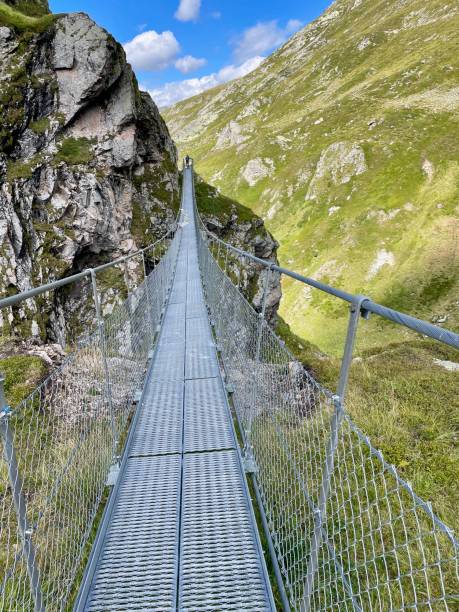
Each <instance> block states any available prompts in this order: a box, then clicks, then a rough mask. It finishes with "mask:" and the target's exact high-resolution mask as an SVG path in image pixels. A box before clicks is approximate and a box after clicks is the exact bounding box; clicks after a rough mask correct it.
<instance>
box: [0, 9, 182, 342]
mask: <svg viewBox="0 0 459 612" xmlns="http://www.w3.org/2000/svg"><path fill="white" fill-rule="evenodd" d="M26 4H27V7H25V5H26ZM45 4H46V3H45V2H40V3H38V4H36V3H31V2H28V3H24V2H9V3H8V5H17V6H18V8H21V7H22V8H24V7H25V8H26V9H27V8H28V9H29V10H28V11H27V12H28V14H29V15H30V14H34V15H36V14H37V13H38V14H40V12H41V10H43V12H45V9H46V8H47V6H46V7H45ZM32 5H33V6H35V8H36V9H37V10H36V11H34V10H33V6H32ZM0 65H1V66H2V69H1V74H0V118H1V121H0V125H1V129H0V275H1V277H2V279H3V284H4V286H5V288H6V292H7V294H8V293H10V294H13V293H16V292H18V291H23V290H26V289H29V288H31V287H33V286H37V285H39V284H42V283H44V282H50V281H53V280H55V279H58V278H61V277H64V276H67V275H70V274H73V273H76V272H79V271H81V270H83V269H85V268H87V267H91V266H95V265H98V264H100V263H103V262H106V261H109V260H113V259H115V258H116V257H119V256H122V255H127V254H129V253H132V252H134V251H135V250H137V249H139V248H141V247H143V246H146V245H147V244H149V243H150V242H152V241H153V240H154V238H155V237H159V236H160V235H162V234H164V233H165V232H166V231H167V229H168V228H169V227H170V225H171V224H172V222H173V220H174V218H175V215H176V213H177V210H178V207H179V181H178V170H177V165H176V161H177V156H176V149H175V146H174V143H173V142H172V140H171V138H170V136H169V132H168V130H167V127H166V125H165V124H164V121H163V120H162V118H161V116H160V114H159V112H158V110H157V108H156V106H155V104H154V103H153V101H152V100H151V98H150V96H149V95H148V94H145V93H142V92H140V91H139V88H138V86H137V81H136V79H135V76H134V74H133V72H132V70H131V67H130V66H129V65H128V64H127V62H126V58H125V54H124V51H123V49H122V47H121V45H119V44H118V43H117V42H116V41H115V40H114V39H113V37H112V36H111V35H110V34H109V33H108V32H106V31H105V30H103V29H102V28H100V27H99V26H97V25H96V24H95V23H94V22H93V21H92V20H91V19H90V18H89V17H88V16H87V15H85V14H83V13H76V14H69V15H62V16H59V15H58V16H51V15H44V16H42V17H40V16H39V17H27V18H25V17H24V15H23V13H19V12H17V11H16V10H14V9H12V8H10V7H9V6H7V5H6V4H5V3H2V2H0ZM140 272H141V271H140V270H139V269H138V265H136V264H132V267H131V269H130V270H129V274H130V276H131V277H132V280H133V281H134V280H135V279H136V278H137V277H138V275H139V274H140ZM122 275H123V271H122V270H114V271H112V274H111V277H110V278H107V279H106V281H107V283H106V284H107V287H108V286H109V285H115V286H116V285H119V286H121V285H122V284H123V283H122V278H123V276H122ZM112 276H115V277H116V278H112ZM103 284H104V282H103V279H102V285H103ZM102 288H103V287H102ZM87 289H88V288H87V287H76V288H75V290H74V291H72V292H68V291H62V292H56V295H45V296H44V297H43V298H37V299H36V300H34V301H29V302H27V303H26V304H21V305H19V306H18V307H17V308H14V307H13V308H12V309H9V310H6V311H3V313H2V315H0V316H1V318H0V328H2V329H3V334H11V333H19V334H20V335H22V336H28V335H32V336H34V337H36V338H37V339H39V338H41V339H46V340H48V341H50V340H51V341H59V342H60V343H61V344H63V345H65V341H66V330H68V328H69V326H70V325H75V323H76V321H77V320H79V319H80V320H81V316H82V313H81V311H82V308H83V305H84V303H85V301H87V300H86V297H87V296H86V294H87ZM123 292H124V288H123V289H122V290H118V291H108V292H106V293H105V299H104V304H103V307H104V309H109V308H111V307H113V303H114V302H116V300H118V299H121V297H122V296H123ZM83 320H84V316H83ZM75 331H76V330H75Z"/></svg>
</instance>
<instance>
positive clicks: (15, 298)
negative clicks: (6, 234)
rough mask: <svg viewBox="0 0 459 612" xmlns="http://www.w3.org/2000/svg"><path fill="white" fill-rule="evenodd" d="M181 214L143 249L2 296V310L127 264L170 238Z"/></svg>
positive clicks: (0, 307)
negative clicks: (162, 233)
mask: <svg viewBox="0 0 459 612" xmlns="http://www.w3.org/2000/svg"><path fill="white" fill-rule="evenodd" d="M179 215H180V210H179V212H178V213H177V216H176V218H175V220H174V223H173V224H172V227H171V228H169V229H168V231H167V232H166V233H165V234H164V235H163V236H161V238H158V240H155V242H152V243H151V244H149V245H148V246H146V247H144V248H143V249H138V250H137V251H135V252H134V253H130V254H129V255H124V256H123V257H119V258H118V259H115V260H113V261H109V262H107V263H105V264H101V265H100V266H96V267H95V268H87V269H86V270H83V271H82V272H78V273H77V274H72V275H71V276H66V277H65V278H61V279H59V280H56V281H53V282H51V283H46V284H44V285H40V286H38V287H33V288H32V289H27V290H25V291H20V292H19V293H16V294H15V295H11V296H8V297H6V298H2V299H0V310H2V309H3V308H7V307H8V306H14V305H15V304H18V303H20V302H23V301H24V300H28V299H31V298H34V297H37V296H38V295H41V294H43V293H47V292H48V291H53V290H55V289H60V288H61V287H65V286H66V285H70V284H72V283H76V282H78V281H80V280H82V279H84V278H86V277H90V276H92V275H93V274H97V273H98V272H103V271H105V270H108V269H109V268H113V267H114V266H117V265H119V264H122V263H124V264H125V263H127V262H128V261H130V260H131V259H133V258H134V257H138V256H139V255H142V256H145V254H146V253H147V252H148V251H150V250H151V249H154V248H155V247H156V246H158V245H159V244H160V243H162V242H163V241H164V240H165V239H167V238H169V237H170V236H171V235H173V234H174V232H175V231H176V230H177V224H178V219H179Z"/></svg>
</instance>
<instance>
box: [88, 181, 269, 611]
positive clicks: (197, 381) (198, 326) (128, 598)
mask: <svg viewBox="0 0 459 612" xmlns="http://www.w3.org/2000/svg"><path fill="white" fill-rule="evenodd" d="M191 181H192V176H191V172H190V171H188V170H186V171H185V180H184V198H183V217H182V221H183V223H184V228H183V234H182V242H181V246H180V251H179V255H178V262H177V269H176V274H175V278H174V282H173V286H172V290H171V293H170V299H169V304H168V307H167V310H166V313H165V317H164V321H163V325H162V330H161V334H160V339H159V343H158V346H157V350H156V353H155V357H154V360H153V364H152V366H151V368H150V372H149V376H148V380H147V382H146V386H145V389H144V393H143V399H142V402H141V405H140V406H139V408H138V410H139V413H138V417H137V420H136V423H135V429H134V430H133V432H132V435H131V436H130V442H129V446H128V454H127V460H126V461H125V463H124V467H123V469H122V472H121V474H120V476H119V479H118V483H117V486H116V489H115V491H114V493H113V503H112V506H111V511H110V512H107V517H106V520H104V523H105V525H104V526H103V527H102V530H101V531H100V535H99V538H98V542H97V545H96V547H95V550H94V553H93V558H92V562H91V564H90V568H91V569H90V571H88V572H87V576H86V581H85V582H86V586H85V588H83V590H82V596H81V597H80V601H79V604H78V609H80V610H91V611H95V610H98V611H102V610H104V611H108V610H116V611H120V610H181V611H185V610H189V611H190V612H191V611H193V612H195V611H198V610H220V611H222V610H225V611H230V610H239V611H241V610H245V611H249V610H250V611H252V610H253V611H255V610H273V609H275V608H274V604H273V601H272V594H271V590H270V586H269V581H268V578H267V574H266V568H265V565H264V560H263V555H262V551H261V548H260V543H259V539H258V534H257V531H256V526H255V524H254V519H253V513H252V509H251V506H250V501H249V497H248V493H247V487H246V482H245V477H244V474H243V471H242V467H241V461H240V456H239V452H238V450H237V442H236V439H235V433H234V429H233V424H232V419H231V414H230V410H229V406H228V401H227V397H226V392H225V390H224V386H223V383H222V379H221V375H220V369H219V364H218V360H217V355H216V351H215V346H214V342H213V338H212V333H211V329H210V326H209V321H208V318H207V311H206V307H205V302H204V295H203V290H202V284H201V279H200V274H199V267H198V253H197V242H196V233H195V232H196V230H195V222H194V216H193V196H192V185H191Z"/></svg>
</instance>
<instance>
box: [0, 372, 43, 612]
mask: <svg viewBox="0 0 459 612" xmlns="http://www.w3.org/2000/svg"><path fill="white" fill-rule="evenodd" d="M4 382H5V379H4V377H3V374H1V373H0V437H1V440H2V444H3V457H4V459H5V462H6V465H7V469H8V478H9V481H10V486H11V491H12V494H13V502H14V508H15V510H16V516H17V521H18V531H19V536H20V538H21V544H22V551H23V554H24V558H25V561H26V565H27V574H28V576H29V581H30V589H31V591H32V597H33V601H34V610H35V612H44V610H45V607H44V605H43V596H42V592H41V586H40V572H39V570H38V567H37V557H36V552H35V547H34V545H33V542H32V534H33V530H32V529H30V527H29V524H28V521H27V511H26V501H25V497H24V492H23V484H22V479H21V476H20V474H19V467H18V462H17V457H16V451H15V448H14V443H13V434H12V432H11V427H10V423H9V416H10V414H11V409H10V408H9V406H7V405H6V400H5V391H4Z"/></svg>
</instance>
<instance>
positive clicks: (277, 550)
mask: <svg viewBox="0 0 459 612" xmlns="http://www.w3.org/2000/svg"><path fill="white" fill-rule="evenodd" d="M197 222H198V227H199V230H198V248H199V262H200V268H201V274H202V278H203V282H204V287H205V294H206V299H207V303H208V307H209V310H210V316H211V319H212V321H213V324H214V331H215V335H216V339H217V343H218V347H219V350H220V352H221V353H220V354H221V358H222V361H223V365H224V368H225V372H226V376H227V379H228V383H229V385H230V388H231V389H232V391H233V403H234V406H235V411H236V415H237V419H238V421H239V425H240V430H241V434H242V436H243V439H244V457H245V461H246V466H247V470H248V471H249V472H250V473H251V477H252V480H253V484H254V486H255V490H256V494H257V498H258V499H259V501H260V503H261V507H262V508H261V509H262V515H263V522H264V525H265V530H266V534H267V538H268V542H269V545H270V549H271V551H272V556H273V563H274V569H275V571H276V572H277V576H278V578H279V582H280V590H281V597H282V598H283V605H284V607H285V609H292V610H301V611H307V610H354V611H356V610H361V611H364V610H365V611H366V610H409V609H413V610H435V611H437V610H453V609H458V608H459V557H458V551H459V542H458V540H457V539H456V537H455V536H454V534H453V532H452V530H450V529H449V528H448V527H447V526H446V525H445V524H444V523H443V522H442V521H441V520H440V519H439V518H438V517H437V516H436V515H435V513H434V512H433V510H432V507H431V505H430V504H429V503H427V502H425V501H424V500H423V499H421V498H420V497H419V496H418V495H417V494H416V493H415V491H414V490H413V488H412V486H411V485H410V483H409V482H406V481H405V480H404V479H402V478H401V477H400V475H399V473H398V471H397V469H396V468H395V467H394V466H392V465H389V464H388V463H387V462H386V460H385V459H384V457H383V455H382V453H381V452H379V451H378V450H377V449H376V448H375V447H374V446H373V445H372V443H371V442H370V440H369V439H368V437H366V436H365V434H364V433H363V432H362V431H361V430H360V429H359V428H358V427H357V426H356V424H355V422H354V421H353V419H352V418H351V417H350V415H349V414H348V412H347V410H346V408H345V393H346V388H347V382H348V381H347V379H348V375H349V368H350V364H351V362H352V356H353V349H354V341H355V336H356V331H357V326H358V323H359V319H360V318H361V316H362V315H363V316H365V315H366V314H367V313H368V311H367V310H366V307H367V306H368V308H369V310H371V311H372V312H378V314H382V316H385V315H387V316H388V318H392V320H393V321H396V320H397V322H398V323H401V324H402V325H403V324H404V325H407V326H409V327H411V328H412V329H416V328H418V329H419V331H423V333H427V334H429V335H431V337H434V338H437V339H440V340H443V341H444V342H445V343H448V344H450V345H452V346H456V347H458V346H459V337H458V336H457V334H454V333H452V332H448V331H447V330H442V329H440V328H435V326H432V325H430V324H428V323H425V324H424V322H421V321H417V320H416V319H414V318H412V317H408V316H407V315H403V314H402V313H396V312H395V311H391V310H389V309H385V308H384V307H380V306H379V305H377V304H374V303H372V302H370V301H369V300H367V299H365V298H361V297H353V296H351V295H349V294H345V293H344V292H340V291H338V290H336V292H335V290H333V289H332V288H329V287H328V288H326V290H329V289H330V291H328V292H329V293H332V294H333V295H335V296H336V297H338V298H341V299H345V300H346V301H348V302H350V310H351V312H350V318H349V326H348V331H347V338H346V343H345V348H344V357H343V360H342V364H341V373H340V381H339V384H338V389H337V392H336V393H332V392H330V391H329V390H328V389H326V388H325V387H323V386H322V385H321V384H319V383H318V382H317V381H316V380H315V379H314V378H313V377H312V376H311V375H310V374H309V373H308V372H307V371H306V370H305V369H304V368H303V367H302V365H301V364H300V363H299V361H298V360H297V359H295V358H294V357H293V356H292V354H291V353H290V352H289V350H288V349H287V348H286V346H285V344H284V343H283V342H282V341H281V340H280V339H279V338H278V337H277V336H276V334H275V333H274V332H273V330H272V329H271V328H270V326H269V325H268V324H267V323H266V321H265V318H264V307H263V309H262V311H261V312H260V313H258V312H256V311H255V310H254V308H253V306H252V305H251V304H250V303H249V301H248V300H247V299H246V298H245V297H244V296H243V295H242V293H241V292H240V291H239V289H238V287H239V285H240V284H241V279H242V278H243V275H244V269H245V267H244V259H245V258H250V260H251V262H252V263H253V261H256V262H258V263H259V264H260V267H259V269H260V273H261V274H262V275H264V276H265V287H266V285H267V282H266V278H267V276H268V275H269V274H281V273H282V269H281V268H279V266H277V265H276V264H275V262H266V261H265V262H263V261H261V260H260V259H258V258H256V257H253V256H252V255H250V254H245V253H243V252H242V251H241V250H240V249H236V248H234V247H232V246H231V245H228V244H225V243H224V242H223V241H222V240H220V239H219V238H217V237H216V236H214V235H213V234H211V233H210V232H209V231H208V230H207V229H206V227H205V226H204V224H203V223H202V221H201V219H200V218H199V215H197ZM292 274H293V273H292ZM294 277H296V278H298V280H302V281H303V282H305V281H307V280H308V279H304V280H303V279H302V278H301V277H298V275H294ZM309 280H311V279H309ZM310 284H311V285H312V286H316V287H317V288H318V289H320V288H321V287H320V285H321V283H315V282H314V281H311V283H310ZM265 299H266V294H265ZM368 410H371V406H368Z"/></svg>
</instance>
